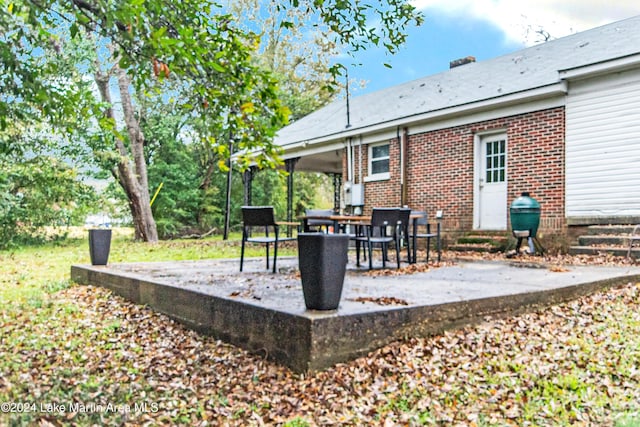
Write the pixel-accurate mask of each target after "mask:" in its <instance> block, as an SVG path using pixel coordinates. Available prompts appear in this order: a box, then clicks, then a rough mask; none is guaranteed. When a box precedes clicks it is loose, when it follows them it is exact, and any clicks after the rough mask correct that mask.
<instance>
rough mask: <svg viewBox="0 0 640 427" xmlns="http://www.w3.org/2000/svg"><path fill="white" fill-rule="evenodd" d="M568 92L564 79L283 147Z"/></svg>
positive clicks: (301, 146)
mask: <svg viewBox="0 0 640 427" xmlns="http://www.w3.org/2000/svg"><path fill="white" fill-rule="evenodd" d="M566 93H567V82H566V81H563V80H561V81H558V82H555V83H553V84H549V85H546V86H541V87H537V88H533V89H529V90H526V91H522V92H515V93H510V94H506V95H500V96H496V97H493V98H486V99H483V100H481V101H476V102H471V103H467V104H460V105H456V106H452V107H447V108H442V109H439V110H433V111H428V112H423V113H418V114H413V115H410V116H404V117H399V118H397V119H394V120H390V121H386V122H381V123H376V124H374V125H369V126H361V127H357V128H354V127H352V128H349V129H346V130H343V131H341V132H336V133H333V134H327V135H323V136H322V137H318V138H311V139H306V140H303V141H296V142H292V143H288V144H284V145H282V146H281V147H282V148H283V149H284V150H285V152H289V151H304V150H305V149H308V148H310V147H317V146H320V145H329V144H335V143H342V142H343V141H345V140H346V139H347V138H353V137H357V136H361V135H365V134H383V133H386V132H390V131H394V130H395V129H397V128H398V127H406V126H411V125H414V124H417V123H424V122H436V121H439V120H444V119H451V118H455V117H459V116H464V115H468V114H471V113H477V112H480V111H484V110H491V109H495V108H502V107H508V106H510V105H516V104H520V103H526V102H531V101H535V100H540V99H544V98H551V97H556V96H558V95H564V94H566Z"/></svg>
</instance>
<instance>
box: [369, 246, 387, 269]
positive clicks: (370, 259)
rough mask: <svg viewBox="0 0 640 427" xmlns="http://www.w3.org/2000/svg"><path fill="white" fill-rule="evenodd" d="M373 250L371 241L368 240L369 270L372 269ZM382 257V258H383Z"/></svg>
mask: <svg viewBox="0 0 640 427" xmlns="http://www.w3.org/2000/svg"><path fill="white" fill-rule="evenodd" d="M372 252H373V250H372V249H371V241H369V270H373V261H372V260H373V254H372ZM383 259H384V258H383Z"/></svg>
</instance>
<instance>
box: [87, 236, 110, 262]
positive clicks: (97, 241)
mask: <svg viewBox="0 0 640 427" xmlns="http://www.w3.org/2000/svg"><path fill="white" fill-rule="evenodd" d="M110 250H111V230H109V229H95V230H89V254H90V255H91V264H92V265H107V261H109V251H110Z"/></svg>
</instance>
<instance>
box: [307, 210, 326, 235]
mask: <svg viewBox="0 0 640 427" xmlns="http://www.w3.org/2000/svg"><path fill="white" fill-rule="evenodd" d="M305 215H306V216H331V215H333V211H332V210H331V209H307V210H306V211H305ZM332 225H333V221H331V220H330V219H311V218H309V219H308V220H307V227H309V231H312V230H322V228H323V227H325V228H327V227H330V226H332Z"/></svg>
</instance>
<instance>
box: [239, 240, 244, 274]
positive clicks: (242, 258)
mask: <svg viewBox="0 0 640 427" xmlns="http://www.w3.org/2000/svg"><path fill="white" fill-rule="evenodd" d="M243 262H244V237H243V238H242V245H241V246H240V271H242V263H243Z"/></svg>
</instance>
